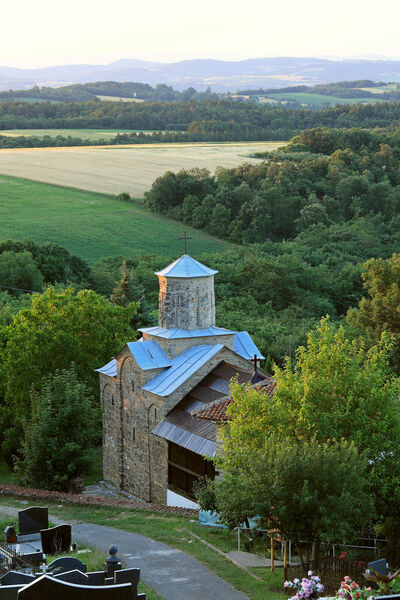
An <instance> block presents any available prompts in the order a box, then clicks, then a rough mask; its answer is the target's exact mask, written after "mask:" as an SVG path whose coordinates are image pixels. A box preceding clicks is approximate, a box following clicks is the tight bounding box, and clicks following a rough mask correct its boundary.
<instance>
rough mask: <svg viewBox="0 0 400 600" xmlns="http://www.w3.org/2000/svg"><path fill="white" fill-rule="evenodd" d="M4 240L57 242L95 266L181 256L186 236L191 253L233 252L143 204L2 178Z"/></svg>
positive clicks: (0, 208)
mask: <svg viewBox="0 0 400 600" xmlns="http://www.w3.org/2000/svg"><path fill="white" fill-rule="evenodd" d="M0 221H1V223H2V228H1V229H2V230H1V237H2V239H7V238H14V239H23V238H25V237H30V238H33V239H34V240H35V241H36V242H38V243H40V244H44V243H45V242H56V243H58V244H60V245H61V246H63V247H64V248H67V250H69V251H70V252H72V253H73V254H76V255H77V256H80V257H81V258H84V259H86V260H88V261H89V262H95V261H96V260H99V259H100V258H105V257H108V256H121V255H124V256H133V255H138V254H161V255H168V256H169V255H171V254H172V255H176V256H180V255H181V254H182V253H183V245H182V241H181V240H179V238H181V237H182V236H183V233H184V231H187V232H188V233H189V232H190V233H189V235H190V236H192V238H193V240H191V241H190V252H191V253H193V254H194V255H195V256H196V254H200V253H202V252H214V251H217V250H224V249H226V248H228V247H229V244H228V243H227V242H224V241H222V240H218V239H217V238H214V237H212V236H210V235H207V234H205V233H203V232H201V231H197V230H193V229H191V228H190V227H188V226H186V225H183V224H180V223H177V222H175V221H172V220H170V219H167V218H164V217H162V216H159V215H156V214H155V213H151V212H150V211H148V210H147V209H146V208H145V207H144V206H143V204H142V203H141V202H140V201H134V202H132V203H127V202H122V201H120V200H117V199H116V198H115V197H113V196H107V195H105V194H98V193H95V192H86V191H83V190H75V189H73V188H65V187H61V186H54V185H49V184H44V183H39V182H35V181H30V180H26V179H17V178H13V177H7V176H0Z"/></svg>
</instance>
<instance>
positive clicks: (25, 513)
mask: <svg viewBox="0 0 400 600" xmlns="http://www.w3.org/2000/svg"><path fill="white" fill-rule="evenodd" d="M48 526H49V510H48V508H47V507H43V506H31V507H30V508H26V509H24V510H19V511H18V529H19V535H28V534H29V533H39V531H40V530H41V529H47V528H48Z"/></svg>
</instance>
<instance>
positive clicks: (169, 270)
mask: <svg viewBox="0 0 400 600" xmlns="http://www.w3.org/2000/svg"><path fill="white" fill-rule="evenodd" d="M216 273H218V271H214V269H210V268H209V267H206V266H205V265H202V264H201V262H199V261H198V260H195V259H194V258H192V257H191V256H189V255H188V254H184V255H183V256H181V257H180V258H178V259H177V260H175V261H174V262H173V263H171V264H170V265H168V267H165V269H162V271H156V273H155V274H156V275H162V277H208V276H210V275H215V274H216Z"/></svg>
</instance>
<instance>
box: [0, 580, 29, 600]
mask: <svg viewBox="0 0 400 600" xmlns="http://www.w3.org/2000/svg"><path fill="white" fill-rule="evenodd" d="M23 587H24V586H23V585H21V584H19V585H0V600H17V598H18V590H20V589H21V588H23Z"/></svg>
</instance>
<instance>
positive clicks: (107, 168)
mask: <svg viewBox="0 0 400 600" xmlns="http://www.w3.org/2000/svg"><path fill="white" fill-rule="evenodd" d="M285 144H286V142H241V143H240V142H238V143H218V144H211V143H188V144H186V143H185V144H136V145H130V146H124V147H121V146H86V147H73V148H18V149H4V150H0V174H1V175H11V176H14V177H23V178H25V179H31V180H33V181H41V182H45V183H52V184H56V185H62V186H68V187H74V188H79V189H82V190H89V191H93V192H102V193H106V194H113V195H117V194H120V193H121V192H128V193H129V194H131V195H132V196H134V197H140V196H143V193H144V192H145V191H146V190H148V189H149V188H150V187H151V184H152V183H153V181H154V180H155V179H156V178H157V177H159V176H160V175H162V174H163V173H165V171H179V170H180V169H190V168H193V167H199V168H207V169H209V170H210V171H214V170H215V168H216V167H218V166H222V167H235V166H237V165H239V164H241V163H243V162H250V163H257V162H259V159H254V158H249V155H250V154H251V153H253V152H261V151H265V150H274V149H276V148H279V147H280V146H282V145H285Z"/></svg>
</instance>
